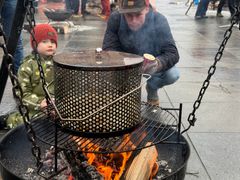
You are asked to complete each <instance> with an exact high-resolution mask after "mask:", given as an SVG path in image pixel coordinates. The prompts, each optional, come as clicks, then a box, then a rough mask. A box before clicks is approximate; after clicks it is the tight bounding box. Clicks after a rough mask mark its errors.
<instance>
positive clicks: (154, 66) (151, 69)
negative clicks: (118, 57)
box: [142, 54, 162, 74]
mask: <svg viewBox="0 0 240 180" xmlns="http://www.w3.org/2000/svg"><path fill="white" fill-rule="evenodd" d="M143 57H144V62H143V68H142V71H143V73H144V74H154V73H156V72H158V71H160V70H161V68H162V64H161V62H160V60H159V59H157V58H155V57H154V56H152V55H151V54H144V55H143Z"/></svg>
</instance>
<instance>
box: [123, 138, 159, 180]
mask: <svg viewBox="0 0 240 180" xmlns="http://www.w3.org/2000/svg"><path fill="white" fill-rule="evenodd" d="M149 145H151V142H148V143H147V144H146V146H149ZM157 157H158V152H157V149H156V147H155V146H151V147H148V148H145V149H143V150H141V152H140V153H139V154H138V155H137V156H136V157H135V158H134V159H133V161H132V163H131V165H130V167H129V168H128V170H127V171H126V174H125V179H126V180H148V179H149V178H150V177H151V173H152V169H153V167H154V164H155V163H156V161H157Z"/></svg>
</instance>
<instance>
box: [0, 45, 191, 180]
mask: <svg viewBox="0 0 240 180" xmlns="http://www.w3.org/2000/svg"><path fill="white" fill-rule="evenodd" d="M142 62H143V59H142V57H140V56H137V55H133V54H128V53H122V52H113V51H102V50H101V49H96V51H80V52H74V53H64V54H59V55H56V56H55V57H54V74H55V82H54V86H55V93H54V94H55V102H52V104H51V105H52V106H50V105H49V106H48V109H49V108H54V110H55V113H54V114H55V115H54V117H53V116H51V115H50V114H48V113H46V114H44V113H40V114H39V116H36V117H35V118H33V119H31V123H30V124H31V127H29V126H25V127H27V128H28V135H29V136H30V139H37V142H36V143H37V144H38V146H39V148H40V149H41V152H42V155H41V158H40V157H39V156H37V155H36V152H35V151H36V145H35V144H36V143H35V142H33V143H31V142H29V140H28V138H29V137H28V138H27V135H26V131H25V129H24V126H19V127H18V128H16V129H13V130H11V131H10V132H9V133H7V135H5V137H4V138H3V139H2V141H1V142H0V145H1V154H0V155H1V159H0V162H1V171H2V176H3V179H4V180H5V179H6V180H8V179H21V178H22V179H32V180H41V176H44V177H45V178H48V179H52V178H55V179H61V178H60V177H59V176H62V175H64V177H65V178H63V179H69V178H68V176H69V177H71V178H75V179H90V180H102V179H104V180H111V179H126V180H133V179H136V180H139V177H141V178H140V179H142V180H145V179H148V178H156V179H164V178H165V179H172V178H174V179H178V180H181V179H184V176H185V171H186V166H187V160H188V158H189V153H190V150H189V145H188V143H187V141H186V140H185V138H184V137H183V136H182V135H181V129H180V127H181V126H180V125H181V113H182V106H181V105H180V107H179V109H177V108H175V109H171V108H168V109H166V108H165V109H164V108H161V107H158V106H152V105H149V104H147V103H145V102H141V87H142V85H143V82H144V80H143V78H142V72H141V66H142ZM145 76H146V75H145ZM145 82H146V81H145ZM46 91H47V90H46ZM48 96H50V95H48ZM49 98H50V97H49ZM50 112H52V110H51V109H50V111H49V113H50ZM177 114H178V117H177ZM52 115H53V114H52ZM29 130H31V131H29ZM29 132H30V133H29ZM33 137H34V138H33ZM31 145H32V147H31ZM18 147H19V148H18ZM31 148H32V154H33V155H35V156H34V157H35V159H34V157H31V156H30V153H31ZM19 149H20V150H21V154H20V153H19ZM38 150H39V149H38ZM38 150H37V152H39V151H38ZM43 152H45V154H44V153H43ZM40 160H42V161H40ZM34 161H37V162H36V163H37V164H38V165H41V166H38V167H37V166H35V165H34ZM59 162H62V163H59ZM137 166H138V168H136V167H137Z"/></svg>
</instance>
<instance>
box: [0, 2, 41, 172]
mask: <svg viewBox="0 0 240 180" xmlns="http://www.w3.org/2000/svg"><path fill="white" fill-rule="evenodd" d="M28 2H29V4H28ZM32 2H33V1H32V0H29V1H27V0H26V1H24V5H25V7H26V8H27V9H30V11H28V12H29V13H30V14H31V15H30V16H31V17H33V15H32V13H34V7H33V3H32ZM0 36H2V37H3V42H1V43H0V47H1V48H2V49H3V52H4V60H6V61H7V64H8V73H9V77H10V80H11V83H12V86H13V87H12V92H13V96H14V98H15V100H16V103H17V105H18V109H19V112H20V114H21V115H22V117H23V121H24V125H25V128H26V131H27V137H28V139H29V141H30V142H31V143H32V154H33V156H34V157H35V159H36V164H37V167H38V169H40V168H41V167H42V162H41V149H40V147H39V146H38V145H37V143H36V134H35V132H34V130H33V127H32V125H31V123H30V117H29V110H28V108H27V106H26V105H24V103H23V91H22V88H21V86H20V83H19V81H18V78H17V76H16V75H15V74H14V67H13V64H12V63H13V57H12V55H11V54H9V53H8V49H7V46H6V44H7V38H6V35H5V33H4V31H3V28H2V25H1V26H0Z"/></svg>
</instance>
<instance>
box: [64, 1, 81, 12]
mask: <svg viewBox="0 0 240 180" xmlns="http://www.w3.org/2000/svg"><path fill="white" fill-rule="evenodd" d="M65 5H66V10H68V11H72V12H73V13H74V14H76V15H77V14H78V12H79V5H80V3H79V0H65Z"/></svg>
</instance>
